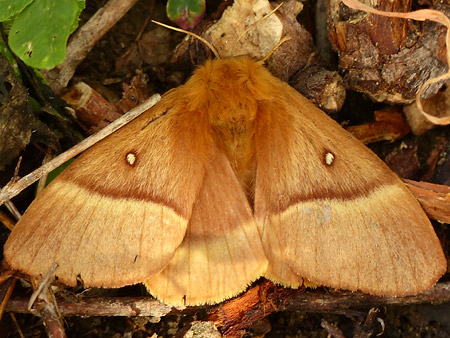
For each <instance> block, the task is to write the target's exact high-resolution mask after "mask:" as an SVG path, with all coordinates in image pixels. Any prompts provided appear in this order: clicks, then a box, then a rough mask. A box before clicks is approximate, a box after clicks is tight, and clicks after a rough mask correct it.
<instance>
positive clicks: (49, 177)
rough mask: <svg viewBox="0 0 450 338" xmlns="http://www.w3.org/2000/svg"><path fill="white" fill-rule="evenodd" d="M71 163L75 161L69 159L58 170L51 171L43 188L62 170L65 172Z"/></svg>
mask: <svg viewBox="0 0 450 338" xmlns="http://www.w3.org/2000/svg"><path fill="white" fill-rule="evenodd" d="M73 161H75V159H74V158H71V159H70V160H67V162H64V163H63V164H61V165H60V166H59V167H58V168H56V169H54V170H52V171H51V172H50V173H49V174H48V176H47V180H46V181H45V186H47V185H49V184H50V182H51V181H53V180H54V179H55V178H56V177H57V176H58V175H59V174H61V173H62V172H63V171H64V170H66V168H67V167H68V166H69V165H70V164H72V162H73Z"/></svg>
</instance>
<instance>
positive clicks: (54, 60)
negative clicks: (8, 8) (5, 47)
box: [9, 0, 84, 69]
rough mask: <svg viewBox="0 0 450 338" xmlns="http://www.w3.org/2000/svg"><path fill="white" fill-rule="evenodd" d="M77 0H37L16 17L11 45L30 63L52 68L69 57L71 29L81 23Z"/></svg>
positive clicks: (10, 37) (34, 65) (12, 28)
mask: <svg viewBox="0 0 450 338" xmlns="http://www.w3.org/2000/svg"><path fill="white" fill-rule="evenodd" d="M80 3H81V4H82V5H83V6H84V2H83V1H78V0H64V1H61V0H34V1H33V2H32V3H31V4H30V5H29V6H28V7H26V8H25V9H24V10H23V11H22V12H21V13H20V15H19V16H18V17H17V19H16V20H15V22H14V24H13V26H12V27H11V31H10V32H9V45H10V47H11V49H12V50H13V51H14V53H15V54H16V55H17V56H19V57H20V58H21V59H22V60H23V61H24V62H25V63H26V64H27V65H29V66H31V67H34V68H41V69H42V68H44V69H50V68H53V67H54V66H56V65H58V64H60V63H62V62H63V61H64V58H65V57H66V44H67V39H68V38H69V35H70V33H71V32H72V31H73V30H74V27H76V25H77V24H78V14H79V13H80V11H81V9H80V7H79V6H80Z"/></svg>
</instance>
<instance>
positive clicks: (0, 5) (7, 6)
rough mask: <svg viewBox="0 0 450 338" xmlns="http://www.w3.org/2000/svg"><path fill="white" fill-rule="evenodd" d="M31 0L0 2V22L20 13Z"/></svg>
mask: <svg viewBox="0 0 450 338" xmlns="http://www.w3.org/2000/svg"><path fill="white" fill-rule="evenodd" d="M32 1H33V0H3V1H2V0H0V21H5V20H6V19H8V18H10V17H11V16H13V15H14V14H16V13H19V12H22V10H23V9H24V8H25V7H27V6H28V5H29V4H30V3H31V2H32Z"/></svg>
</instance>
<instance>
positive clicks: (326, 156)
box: [325, 152, 334, 165]
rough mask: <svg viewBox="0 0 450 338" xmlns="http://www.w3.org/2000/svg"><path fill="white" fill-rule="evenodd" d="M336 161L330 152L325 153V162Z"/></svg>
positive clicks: (330, 163)
mask: <svg viewBox="0 0 450 338" xmlns="http://www.w3.org/2000/svg"><path fill="white" fill-rule="evenodd" d="M333 162H334V155H333V154H332V153H330V152H328V153H326V154H325V164H326V165H332V164H333Z"/></svg>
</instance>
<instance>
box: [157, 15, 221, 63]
mask: <svg viewBox="0 0 450 338" xmlns="http://www.w3.org/2000/svg"><path fill="white" fill-rule="evenodd" d="M152 22H153V23H154V24H156V25H160V26H163V27H165V28H168V29H171V30H173V31H176V32H180V33H184V34H187V35H190V36H193V37H194V38H196V39H198V40H199V41H201V42H203V43H204V44H205V45H206V46H208V48H209V49H210V50H211V52H213V54H214V56H215V57H216V58H217V59H220V55H219V52H218V51H217V50H216V49H215V48H214V46H213V45H211V44H210V43H209V41H208V40H206V39H204V38H202V37H201V36H200V35H197V34H195V33H192V32H189V31H186V30H184V29H181V28H177V27H173V26H169V25H166V24H164V23H161V22H159V21H155V20H152Z"/></svg>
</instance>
